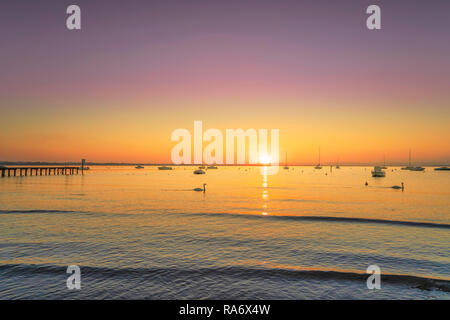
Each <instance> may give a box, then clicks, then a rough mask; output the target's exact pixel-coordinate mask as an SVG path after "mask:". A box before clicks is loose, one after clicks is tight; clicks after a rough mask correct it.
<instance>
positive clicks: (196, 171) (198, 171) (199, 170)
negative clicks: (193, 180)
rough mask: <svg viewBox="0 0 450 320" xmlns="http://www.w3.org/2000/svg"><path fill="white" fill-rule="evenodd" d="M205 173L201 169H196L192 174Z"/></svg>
mask: <svg viewBox="0 0 450 320" xmlns="http://www.w3.org/2000/svg"><path fill="white" fill-rule="evenodd" d="M205 173H206V172H205V171H203V170H202V169H198V170H195V171H194V174H205Z"/></svg>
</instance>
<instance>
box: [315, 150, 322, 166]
mask: <svg viewBox="0 0 450 320" xmlns="http://www.w3.org/2000/svg"><path fill="white" fill-rule="evenodd" d="M314 169H318V170H319V169H322V166H321V165H320V147H319V163H318V164H317V165H316V166H315V167H314Z"/></svg>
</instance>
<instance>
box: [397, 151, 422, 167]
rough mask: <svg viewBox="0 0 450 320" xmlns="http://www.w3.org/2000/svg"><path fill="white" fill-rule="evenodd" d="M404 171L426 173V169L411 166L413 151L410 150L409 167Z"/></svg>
mask: <svg viewBox="0 0 450 320" xmlns="http://www.w3.org/2000/svg"><path fill="white" fill-rule="evenodd" d="M402 170H409V171H424V170H425V168H424V167H413V166H411V149H409V162H408V166H407V167H403V168H402Z"/></svg>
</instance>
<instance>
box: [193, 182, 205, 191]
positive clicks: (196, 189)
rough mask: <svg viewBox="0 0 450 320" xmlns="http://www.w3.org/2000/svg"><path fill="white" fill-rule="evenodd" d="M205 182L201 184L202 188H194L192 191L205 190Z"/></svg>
mask: <svg viewBox="0 0 450 320" xmlns="http://www.w3.org/2000/svg"><path fill="white" fill-rule="evenodd" d="M205 186H206V183H204V184H203V189H202V188H195V189H192V191H203V192H206V187H205Z"/></svg>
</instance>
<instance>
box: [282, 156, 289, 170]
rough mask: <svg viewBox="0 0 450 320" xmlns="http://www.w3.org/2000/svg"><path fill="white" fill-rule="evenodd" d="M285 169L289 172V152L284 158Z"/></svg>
mask: <svg viewBox="0 0 450 320" xmlns="http://www.w3.org/2000/svg"><path fill="white" fill-rule="evenodd" d="M283 169H284V170H289V167H288V165H287V152H286V156H285V157H284V167H283Z"/></svg>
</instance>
